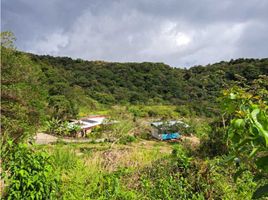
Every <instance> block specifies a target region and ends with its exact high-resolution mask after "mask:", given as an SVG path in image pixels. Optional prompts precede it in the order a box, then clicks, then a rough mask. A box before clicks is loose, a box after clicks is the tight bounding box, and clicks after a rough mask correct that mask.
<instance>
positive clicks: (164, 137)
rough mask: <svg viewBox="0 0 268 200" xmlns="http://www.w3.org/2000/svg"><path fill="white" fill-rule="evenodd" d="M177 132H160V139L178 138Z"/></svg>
mask: <svg viewBox="0 0 268 200" xmlns="http://www.w3.org/2000/svg"><path fill="white" fill-rule="evenodd" d="M180 137H181V136H180V134H179V133H168V134H161V138H162V140H171V139H178V138H180Z"/></svg>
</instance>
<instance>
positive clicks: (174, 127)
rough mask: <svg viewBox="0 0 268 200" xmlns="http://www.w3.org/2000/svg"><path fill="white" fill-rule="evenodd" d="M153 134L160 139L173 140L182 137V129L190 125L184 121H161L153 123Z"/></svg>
mask: <svg viewBox="0 0 268 200" xmlns="http://www.w3.org/2000/svg"><path fill="white" fill-rule="evenodd" d="M151 127H152V136H153V137H155V138H156V139H159V140H171V139H178V138H180V137H181V134H183V133H181V130H183V129H185V128H188V127H189V125H188V124H186V123H184V122H182V121H175V120H171V121H165V122H163V121H160V122H153V123H151Z"/></svg>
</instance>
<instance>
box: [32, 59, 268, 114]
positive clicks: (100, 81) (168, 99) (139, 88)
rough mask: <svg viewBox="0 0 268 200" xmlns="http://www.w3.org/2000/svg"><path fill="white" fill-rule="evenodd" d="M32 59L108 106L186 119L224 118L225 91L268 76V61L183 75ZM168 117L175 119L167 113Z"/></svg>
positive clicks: (153, 66) (149, 66)
mask: <svg viewBox="0 0 268 200" xmlns="http://www.w3.org/2000/svg"><path fill="white" fill-rule="evenodd" d="M31 56H32V58H33V59H34V60H36V62H37V63H44V64H45V65H49V66H52V68H53V69H57V71H58V70H59V71H61V74H67V75H66V76H65V82H68V83H70V84H71V85H77V86H80V87H81V88H82V89H83V90H84V91H85V93H86V94H87V95H89V96H90V98H92V99H94V100H96V101H98V102H100V103H102V104H109V105H113V104H123V105H126V104H128V103H130V104H132V105H133V104H136V105H137V104H145V105H161V104H172V105H177V106H178V109H177V110H176V112H177V113H180V115H183V116H187V115H191V116H192V115H195V114H196V115H199V116H200V115H203V116H207V117H211V116H215V114H219V112H220V110H219V109H218V105H217V102H216V98H217V97H218V96H219V95H220V92H221V90H222V89H224V88H227V87H230V86H233V85H236V84H247V85H252V84H253V82H254V80H256V79H257V78H258V76H259V75H265V74H268V72H267V65H268V61H267V59H238V60H232V61H230V62H220V63H215V64H213V65H208V66H206V67H203V66H195V67H192V68H190V69H179V68H171V67H169V66H167V65H165V64H163V63H149V62H144V63H109V62H99V61H96V62H95V61H83V62H81V61H78V60H72V59H71V58H66V57H51V56H36V55H31ZM131 110H132V111H133V113H135V115H137V116H145V115H147V116H148V115H150V116H153V117H154V116H159V115H162V113H161V111H159V110H158V109H150V110H148V111H145V113H144V112H143V111H142V112H140V111H138V110H137V109H135V108H134V110H133V109H132V108H131ZM132 111H131V112H132ZM166 114H167V115H168V116H170V115H172V116H173V114H174V113H172V112H169V111H168V112H166V111H165V115H166Z"/></svg>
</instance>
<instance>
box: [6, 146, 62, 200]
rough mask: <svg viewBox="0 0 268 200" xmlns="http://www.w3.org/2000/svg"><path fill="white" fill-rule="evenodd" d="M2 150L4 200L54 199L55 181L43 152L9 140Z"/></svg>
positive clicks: (48, 158)
mask: <svg viewBox="0 0 268 200" xmlns="http://www.w3.org/2000/svg"><path fill="white" fill-rule="evenodd" d="M2 148H3V149H2V152H1V156H2V158H1V159H2V168H3V169H2V170H3V177H2V178H4V180H5V184H6V185H5V190H6V191H5V192H4V198H5V199H10V200H15V199H18V200H21V199H40V200H41V199H54V198H56V194H57V188H58V183H59V178H58V175H57V174H56V173H55V171H54V169H53V165H52V162H51V160H50V157H49V156H48V154H47V153H45V152H36V151H34V150H32V149H31V147H29V146H27V145H26V144H21V143H20V144H13V143H12V142H11V141H9V142H8V143H7V144H5V145H4V146H3V147H2Z"/></svg>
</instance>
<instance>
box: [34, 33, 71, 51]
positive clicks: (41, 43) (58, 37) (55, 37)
mask: <svg viewBox="0 0 268 200" xmlns="http://www.w3.org/2000/svg"><path fill="white" fill-rule="evenodd" d="M68 43H69V38H68V36H66V35H64V34H63V33H62V31H57V32H55V33H52V34H50V35H47V36H46V37H45V38H42V39H40V40H36V41H33V42H31V46H32V47H31V49H29V51H30V52H35V53H39V54H51V55H59V54H61V52H60V51H61V50H62V49H64V48H65V47H66V46H67V45H68Z"/></svg>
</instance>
